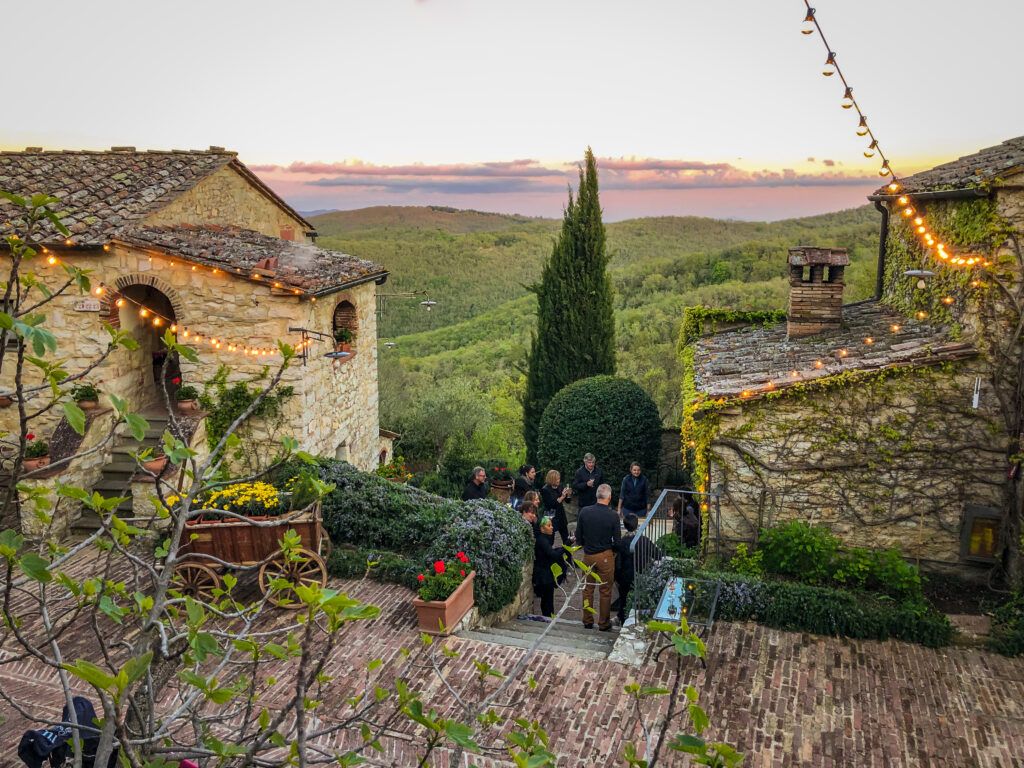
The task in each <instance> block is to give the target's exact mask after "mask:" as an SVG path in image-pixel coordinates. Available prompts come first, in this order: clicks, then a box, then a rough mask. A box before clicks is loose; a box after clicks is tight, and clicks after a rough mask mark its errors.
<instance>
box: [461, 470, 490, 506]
mask: <svg viewBox="0 0 1024 768" xmlns="http://www.w3.org/2000/svg"><path fill="white" fill-rule="evenodd" d="M487 490H488V489H487V471H486V470H485V469H484V468H483V467H474V468H473V476H472V478H470V481H469V482H468V483H466V487H465V488H463V489H462V500H463V501H472V500H473V499H486V498H487Z"/></svg>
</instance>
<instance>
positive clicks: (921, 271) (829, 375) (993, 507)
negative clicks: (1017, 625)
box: [680, 137, 1024, 569]
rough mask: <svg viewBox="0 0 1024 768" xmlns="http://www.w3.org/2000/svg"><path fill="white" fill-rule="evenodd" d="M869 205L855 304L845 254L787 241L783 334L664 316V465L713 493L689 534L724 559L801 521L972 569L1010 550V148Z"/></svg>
mask: <svg viewBox="0 0 1024 768" xmlns="http://www.w3.org/2000/svg"><path fill="white" fill-rule="evenodd" d="M871 199H872V200H873V201H874V202H875V204H876V207H877V208H878V209H879V211H880V213H881V214H882V222H883V223H882V228H881V243H880V249H879V277H878V291H877V295H876V296H875V298H873V299H871V300H868V301H863V302H858V303H854V304H845V305H844V304H843V303H842V291H843V270H844V267H845V266H846V264H847V263H848V258H847V255H846V253H845V252H844V251H842V250H839V249H831V248H815V247H797V248H792V249H790V251H789V258H788V262H789V273H790V286H791V294H790V304H789V310H788V313H787V318H786V322H785V323H781V322H769V323H765V322H764V320H765V317H764V314H765V313H759V314H757V315H756V316H753V315H754V313H751V314H752V316H751V317H749V318H746V320H749V321H750V322H745V318H744V317H743V316H742V313H727V312H722V313H720V314H719V315H718V317H719V318H720V321H719V322H715V319H716V315H715V313H714V312H710V313H709V312H707V311H705V312H704V314H703V315H702V318H703V319H702V322H700V323H693V322H690V323H685V322H684V332H688V333H689V336H688V337H684V338H683V339H681V343H680V348H681V352H682V359H683V367H684V371H685V374H684V382H683V389H684V392H683V395H684V417H683V421H684V424H683V440H684V451H685V452H686V453H687V455H688V457H689V461H690V466H691V468H692V470H693V471H694V482H695V485H697V487H698V490H703V491H711V492H713V493H716V494H718V496H717V505H716V504H715V503H714V502H713V501H712V503H710V504H709V505H708V506H709V509H708V511H707V518H708V525H709V534H710V535H711V537H712V538H713V537H714V536H715V535H716V533H717V534H719V535H720V536H721V538H722V540H723V541H724V542H725V543H726V545H727V546H728V543H730V542H731V543H736V542H740V541H753V540H756V538H757V536H758V532H759V530H761V529H763V528H765V527H768V526H770V525H774V524H778V523H782V522H786V521H789V520H803V521H807V522H811V523H821V524H825V525H828V526H829V527H830V528H831V529H832V530H833V531H834V532H835V533H837V534H838V535H840V536H841V537H842V538H843V540H844V541H846V542H847V543H848V544H850V545H857V546H867V547H897V548H899V549H900V550H902V552H903V553H904V554H905V555H906V556H909V557H914V558H918V559H920V560H921V561H922V562H925V563H931V564H935V565H942V566H947V567H954V568H958V569H963V568H966V567H967V566H968V565H969V564H991V563H993V562H996V561H997V560H999V559H1000V558H1001V556H1002V555H1003V552H1004V549H1005V547H1006V546H1008V545H1009V542H1012V541H1016V540H1018V539H1019V537H1020V529H1019V515H1018V513H1017V512H1016V511H1015V510H1016V509H1018V506H1017V504H1018V502H1016V501H1015V499H1016V498H1017V496H1016V495H1015V494H1016V493H1017V492H1018V483H1019V479H1018V478H1019V475H1020V469H1019V465H1018V464H1016V463H1014V461H1015V459H1016V458H1017V456H1015V454H1018V452H1019V451H1020V446H1019V444H1018V441H1017V440H1011V439H1010V438H1009V437H1008V436H1009V435H1015V434H1018V433H1019V432H1020V431H1021V429H1020V427H1021V423H1022V422H1021V414H1020V403H1019V398H1015V397H1014V394H1013V393H1015V392H1016V388H1017V385H1018V383H1019V381H1018V377H1019V370H1020V368H1019V363H1020V361H1021V359H1022V356H1024V352H1022V347H1021V344H1020V338H1019V337H1020V330H1019V327H1018V325H1019V320H1020V317H1021V307H1022V306H1024V304H1021V303H1020V302H1019V299H1020V298H1021V297H1022V295H1024V289H1022V285H1024V282H1022V280H1021V262H1020V252H1019V250H1017V249H1016V247H1015V240H1014V238H1015V237H1016V238H1019V237H1020V235H1021V233H1022V231H1024V137H1021V138H1017V139H1012V140H1010V141H1007V142H1005V143H1004V144H1001V145H999V146H997V147H992V148H989V149H986V150H982V151H981V152H978V153H977V154H974V155H971V156H969V157H965V158H961V159H960V160H957V161H955V162H953V163H948V164H945V165H942V166H939V167H937V168H934V169H932V170H929V171H926V172H923V173H920V174H917V175H915V176H911V177H909V178H907V179H902V180H900V181H899V184H898V186H897V187H894V188H893V187H884V188H882V189H880V190H878V192H877V193H876V194H875V195H873V196H872V197H871ZM1010 295H1013V296H1015V297H1016V300H1017V303H1016V305H1014V301H1012V300H1009V299H1008V298H1007V297H1008V296H1010ZM725 321H728V322H725ZM687 329H689V330H688V331H687ZM1014 333H1016V335H1014ZM1000 360H1010V361H1011V364H1010V365H1009V366H1006V365H1000V364H999V361H1000ZM1014 361H1015V362H1014ZM713 498H714V497H712V499H713ZM716 506H717V509H716Z"/></svg>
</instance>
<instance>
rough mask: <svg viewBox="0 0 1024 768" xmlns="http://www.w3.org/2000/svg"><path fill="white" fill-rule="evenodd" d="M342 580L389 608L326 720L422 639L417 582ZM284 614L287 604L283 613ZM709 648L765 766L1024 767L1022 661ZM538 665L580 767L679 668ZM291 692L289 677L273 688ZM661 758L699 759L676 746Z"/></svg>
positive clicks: (564, 659) (31, 689)
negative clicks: (638, 695)
mask: <svg viewBox="0 0 1024 768" xmlns="http://www.w3.org/2000/svg"><path fill="white" fill-rule="evenodd" d="M334 586H337V587H339V588H341V589H345V590H348V591H349V592H350V594H351V595H352V596H353V597H356V598H358V599H360V600H364V601H366V602H372V603H374V604H377V605H380V606H381V608H382V615H381V617H380V618H379V619H377V620H375V621H373V622H369V623H364V624H358V625H355V626H352V627H350V628H349V629H347V630H346V632H347V633H349V634H348V636H347V637H346V638H345V639H344V642H342V644H341V646H342V647H341V648H340V649H339V650H338V651H337V652H336V653H335V654H334V656H333V658H332V659H331V661H330V664H329V668H328V670H327V671H328V673H329V674H334V675H336V676H337V678H336V680H335V682H334V683H332V684H331V688H330V690H329V692H328V693H327V696H326V699H327V703H326V705H325V706H324V707H323V708H322V709H321V710H320V713H321V716H322V717H323V718H324V719H325V720H331V719H333V718H334V717H336V716H338V715H340V714H343V711H342V710H343V707H344V705H343V703H342V702H343V700H344V698H345V697H346V696H348V695H350V694H351V692H352V691H354V690H357V689H358V688H359V687H360V685H361V682H360V680H361V677H362V669H363V668H364V665H365V663H366V662H367V661H368V660H369V659H371V658H375V657H379V658H382V659H384V660H385V668H384V672H385V679H387V677H386V673H387V671H388V670H389V669H390V670H394V669H396V668H397V665H400V664H401V663H402V657H401V656H400V654H399V650H400V648H402V647H403V646H405V647H412V646H414V645H415V644H416V642H417V634H416V632H415V629H414V623H415V618H414V615H413V612H412V608H411V606H410V604H409V598H410V593H409V592H408V591H406V590H404V589H402V588H399V587H394V586H391V585H381V584H376V583H373V582H361V583H357V582H336V583H335V584H334ZM286 619H287V617H286V616H285V615H283V612H279V613H278V614H277V618H276V619H275V621H276V620H281V621H284V620H286ZM449 642H450V645H451V647H453V648H455V649H457V650H459V651H460V652H461V655H460V657H459V658H458V659H456V660H454V661H452V662H449V663H448V664H449V665H448V666H447V667H446V672H445V674H446V677H447V679H448V681H449V682H451V683H452V684H453V685H455V686H456V688H459V687H460V684H462V683H466V682H467V681H469V680H471V679H472V678H473V667H472V660H473V659H474V658H482V659H486V660H488V661H489V662H490V663H491V664H493V665H494V666H496V667H498V668H499V669H509V668H510V667H511V666H512V665H513V664H514V663H515V662H516V660H517V659H519V658H521V654H522V653H523V651H520V650H518V649H515V648H508V647H502V646H495V645H491V644H488V643H482V642H478V641H473V640H466V639H458V638H456V639H452V640H450V641H449ZM5 647H6V646H5ZM667 656H668V654H665V656H664V657H663V658H666V659H667ZM708 661H709V673H708V674H707V675H705V673H704V672H703V671H700V669H699V667H698V666H696V665H692V666H690V667H688V670H689V671H688V673H687V674H688V677H689V679H688V680H687V682H693V683H694V684H695V685H697V687H698V688H699V689H700V690H701V701H702V703H703V704H704V706H705V707H706V708H707V710H708V712H709V714H710V715H711V719H712V723H713V726H712V729H711V731H710V733H709V734H708V735H709V736H710V737H711V738H714V739H723V740H726V741H729V742H732V743H734V744H736V745H737V746H738V747H739V748H740V749H741V750H742V751H743V752H745V753H746V755H747V762H746V765H748V766H751V767H753V768H769V767H770V768H776V767H777V766H801V768H802V767H804V766H807V767H808V768H810V767H811V766H814V767H815V768H817V767H819V766H823V767H824V766H837V767H838V766H863V767H865V768H875V767H877V768H883V767H885V768H891V767H895V766H923V767H924V766H927V767H928V768H931V767H933V766H948V767H949V768H954V767H955V768H963V767H965V766H999V767H1005V768H1012V767H1013V766H1024V660H1010V659H1005V658H1002V657H1000V656H996V655H993V654H988V653H984V652H981V651H976V650H968V649H959V648H956V649H952V648H951V649H945V650H940V651H932V650H928V649H926V648H923V647H921V646H917V645H909V644H904V643H898V642H887V643H879V642H868V641H844V640H837V639H833V638H823V637H818V636H814V635H801V634H795V633H787V632H779V631H777V630H771V629H765V628H763V627H760V626H757V625H753V624H728V623H724V622H723V623H718V624H716V625H715V630H714V632H713V634H712V637H711V639H710V643H709V655H708ZM528 669H529V673H531V674H533V675H534V676H535V677H536V678H537V680H538V682H539V686H538V688H537V690H536V692H535V693H534V694H532V695H531V697H530V698H529V699H528V700H527V701H526V702H525V704H523V705H522V706H520V707H518V708H517V709H516V710H515V712H516V714H517V715H520V716H523V717H528V718H539V719H541V720H542V722H543V723H544V725H545V727H546V728H547V730H548V732H549V733H550V735H551V740H552V748H553V750H554V751H555V752H556V753H558V754H559V756H560V758H559V763H558V764H559V765H560V766H568V767H571V768H590V767H591V766H604V765H610V764H618V761H617V757H618V756H619V755H620V754H621V748H622V743H623V741H624V739H626V738H629V737H631V736H632V735H633V734H631V733H625V732H624V730H625V728H624V724H625V723H627V722H631V720H630V718H629V707H628V702H627V700H626V698H625V697H624V696H623V695H622V687H623V685H625V684H626V683H627V682H630V681H632V680H635V679H638V680H639V681H640V682H641V683H642V684H646V685H652V684H664V683H665V682H666V681H668V680H669V678H670V675H669V671H668V669H667V668H666V666H665V665H657V666H655V665H650V666H647V667H644V668H641V669H637V668H632V667H624V666H621V665H618V664H615V663H613V662H608V661H586V660H583V659H577V658H574V657H570V656H565V655H562V654H557V653H544V652H542V653H539V654H538V655H537V656H536V658H534V659H533V660H532V661H531V663H530V664H529V667H528ZM0 674H3V675H4V676H5V678H6V679H7V681H8V684H9V685H13V686H14V687H15V688H16V689H17V691H18V693H19V695H21V696H24V697H25V698H26V699H28V700H31V701H33V702H35V703H36V704H37V705H38V708H39V709H40V710H44V711H45V710H50V711H56V710H58V709H59V707H58V706H57V705H56V702H57V701H58V700H59V697H58V693H57V688H56V686H55V684H54V682H53V679H52V676H43V675H40V672H39V670H37V669H34V668H33V667H32V665H30V664H29V663H27V662H19V663H16V664H9V665H5V666H3V667H0ZM392 674H393V672H392ZM410 677H411V681H412V682H413V683H414V685H417V684H418V686H419V687H423V688H426V689H428V690H431V691H436V692H438V695H437V696H434V697H433V700H432V701H431V702H430V703H431V705H432V706H438V707H439V708H440V709H442V710H446V709H447V711H451V709H450V708H447V706H446V704H445V702H446V701H447V699H448V696H447V695H446V694H444V693H443V689H442V688H441V684H440V683H439V681H438V680H437V679H436V677H434V676H433V674H432V673H430V672H429V671H426V670H422V671H418V672H414V673H413V674H412V675H411V676H410ZM287 693H288V691H287V690H284V689H278V690H274V691H271V692H270V695H271V697H275V696H281V697H283V696H285V695H287ZM3 710H4V714H5V715H6V718H7V719H6V721H5V722H3V723H2V724H0V744H2V746H3V749H2V750H0V766H8V765H16V764H17V763H16V762H14V758H13V757H12V756H13V755H14V750H15V747H16V744H17V740H18V737H19V736H20V733H21V731H22V730H24V728H25V727H26V724H25V723H24V722H23V721H21V720H20V718H19V717H18V716H17V715H16V713H13V712H11V711H9V710H8V709H7V708H6V707H3ZM387 743H388V745H389V746H388V753H389V757H390V758H391V759H392V760H393V761H394V764H395V765H398V766H405V765H411V764H413V765H414V764H415V761H414V754H415V750H413V749H411V748H410V747H409V746H407V745H406V744H404V743H403V742H402V741H401V740H400V739H399V740H388V742H387ZM472 762H473V763H474V764H477V765H481V766H497V765H501V766H504V765H507V764H508V763H505V762H493V761H489V760H481V759H474V760H473V761H472ZM437 764H439V765H442V766H444V765H447V758H446V756H445V755H440V756H439V760H438V761H437ZM467 764H468V763H467ZM661 764H662V765H686V764H687V762H686V761H685V759H683V758H682V757H681V756H678V757H677V756H675V755H674V754H671V753H670V755H669V759H667V760H665V761H663V762H662V763H661Z"/></svg>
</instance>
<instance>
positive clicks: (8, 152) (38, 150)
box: [0, 146, 238, 157]
mask: <svg viewBox="0 0 1024 768" xmlns="http://www.w3.org/2000/svg"><path fill="white" fill-rule="evenodd" d="M131 154H135V155H173V154H179V155H181V154H184V155H231V156H232V157H238V152H236V151H234V150H232V149H225V148H224V147H216V146H211V147H209V148H208V149H136V148H135V147H128V146H124V147H111V148H110V149H44V148H43V147H25V149H3V150H0V155H5V156H14V155H131Z"/></svg>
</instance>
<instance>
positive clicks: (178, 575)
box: [171, 483, 331, 609]
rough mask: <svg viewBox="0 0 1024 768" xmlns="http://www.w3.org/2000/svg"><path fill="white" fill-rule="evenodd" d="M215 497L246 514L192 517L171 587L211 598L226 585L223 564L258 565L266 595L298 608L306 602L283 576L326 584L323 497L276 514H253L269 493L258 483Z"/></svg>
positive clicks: (327, 545) (304, 582)
mask: <svg viewBox="0 0 1024 768" xmlns="http://www.w3.org/2000/svg"><path fill="white" fill-rule="evenodd" d="M243 485H244V486H262V485H266V486H267V488H270V489H273V486H269V485H267V484H266V483H245V484H239V486H243ZM233 487H235V486H229V487H228V488H226V489H224V491H225V492H226V491H230V490H231V489H232V488H233ZM216 495H217V494H214V497H216ZM214 497H211V499H210V500H209V501H208V502H207V503H208V504H211V503H212V504H216V503H218V501H219V503H221V504H222V506H223V508H224V509H225V510H227V511H230V512H235V513H236V514H239V513H242V514H245V515H246V516H247V517H246V518H245V519H243V518H239V517H234V516H223V515H217V514H216V513H214V514H213V515H212V516H208V517H202V518H197V519H196V520H191V521H189V523H188V525H187V526H186V528H185V537H184V538H183V540H182V544H181V547H180V549H179V557H180V558H181V559H180V561H179V562H178V564H177V565H176V566H175V569H174V576H173V577H172V582H171V584H172V588H174V589H177V590H179V591H181V592H182V594H184V595H187V596H190V597H198V598H202V599H204V600H210V599H212V598H213V597H214V594H213V592H214V590H215V589H220V588H221V587H222V579H221V574H222V573H223V572H224V571H225V570H228V569H230V568H232V567H247V568H250V569H255V568H256V566H258V567H259V570H258V575H257V580H258V581H257V583H258V586H259V590H260V594H263V595H266V596H267V599H268V600H269V601H270V602H271V603H272V604H273V605H275V606H278V607H281V608H292V609H295V608H300V607H301V605H302V604H301V602H300V601H299V600H298V598H297V596H296V594H295V590H294V589H292V588H290V587H285V586H283V582H282V581H281V580H284V581H287V582H288V583H289V584H292V585H299V584H302V585H305V586H312V585H314V584H315V585H318V586H320V587H324V586H326V585H327V565H326V564H325V559H326V558H327V557H328V556H329V555H330V546H331V545H330V538H328V536H327V532H326V531H325V530H324V527H323V524H322V522H321V518H320V502H319V501H318V502H316V503H314V504H312V505H310V506H309V507H307V508H305V509H301V510H296V511H292V512H284V513H281V514H280V516H279V517H272V516H268V515H258V514H252V513H254V512H258V511H260V510H259V509H258V507H259V504H257V503H256V502H255V501H254V499H256V500H260V501H264V502H266V501H267V499H266V494H265V493H263V492H262V491H260V489H258V488H257V489H256V490H254V491H253V490H248V491H242V492H239V493H237V494H236V495H235V496H234V497H233V498H227V497H226V498H223V499H220V500H218V499H217V498H214ZM239 501H240V502H241V504H242V505H247V506H240V505H239V504H237V503H236V502H239ZM232 507H237V508H232ZM247 507H248V508H247ZM264 511H270V510H269V508H267V509H264ZM283 542H287V543H288V544H289V546H288V547H287V548H286V549H287V551H285V550H284V549H282V543H283Z"/></svg>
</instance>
